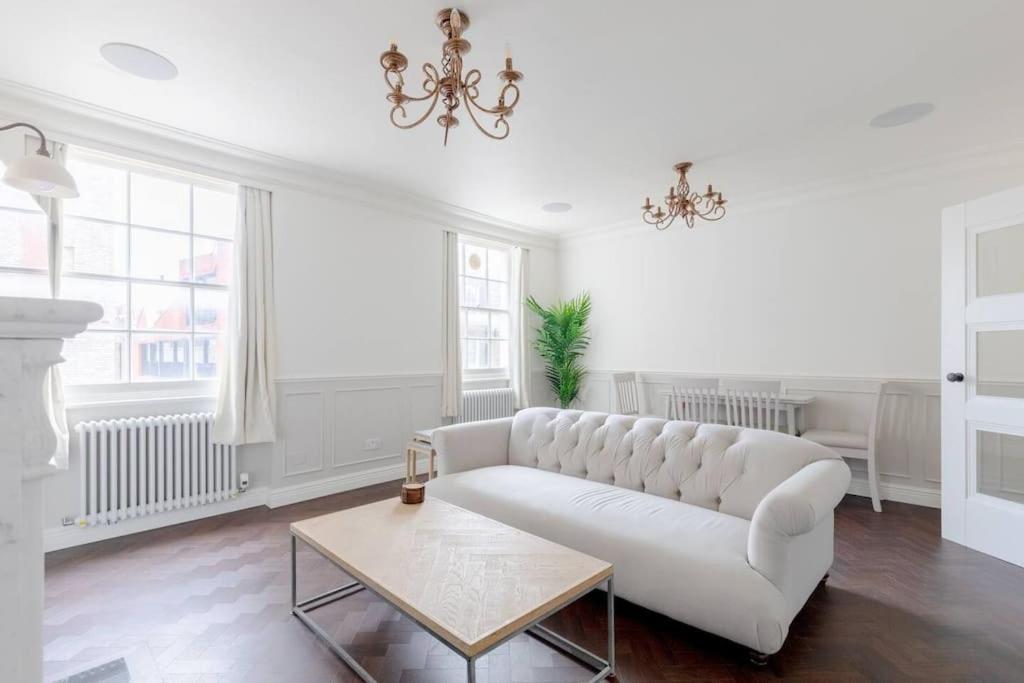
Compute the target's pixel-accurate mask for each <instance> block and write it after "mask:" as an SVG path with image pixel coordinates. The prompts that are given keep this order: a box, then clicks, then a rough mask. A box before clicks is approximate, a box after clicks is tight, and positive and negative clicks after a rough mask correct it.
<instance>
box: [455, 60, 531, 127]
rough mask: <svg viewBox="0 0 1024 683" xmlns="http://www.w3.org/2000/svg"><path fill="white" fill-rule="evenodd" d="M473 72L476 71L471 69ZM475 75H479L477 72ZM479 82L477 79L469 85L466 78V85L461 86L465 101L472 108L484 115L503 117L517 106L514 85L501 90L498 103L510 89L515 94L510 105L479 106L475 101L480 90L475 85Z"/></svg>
mask: <svg viewBox="0 0 1024 683" xmlns="http://www.w3.org/2000/svg"><path fill="white" fill-rule="evenodd" d="M473 71H476V69H473ZM471 73H472V72H471ZM477 74H478V75H479V72H477ZM479 81H480V79H479V78H477V80H476V81H474V82H472V83H470V82H469V79H468V76H467V79H466V83H465V84H464V85H463V91H464V92H465V93H466V99H467V100H469V101H470V102H471V103H472V104H473V106H474V107H476V108H477V109H479V110H480V111H481V112H483V113H485V114H491V115H493V116H504V115H505V114H508V113H509V112H511V111H512V110H513V109H515V106H516V105H517V104H519V86H517V85H516V84H515V83H507V84H505V87H503V88H502V89H501V95H500V97H499V101H500V99H501V98H504V96H505V93H506V92H507V91H508V90H510V89H511V90H512V91H514V92H515V98H514V99H513V100H512V104H506V105H501V104H497V105H495V106H494V108H490V107H485V106H484V105H482V104H480V103H479V102H478V101H477V98H478V97H479V96H480V90H479V89H478V88H477V87H476V84H477V83H478V82H479Z"/></svg>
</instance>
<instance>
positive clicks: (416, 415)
mask: <svg viewBox="0 0 1024 683" xmlns="http://www.w3.org/2000/svg"><path fill="white" fill-rule="evenodd" d="M409 400H410V402H411V405H410V408H409V409H410V414H411V415H412V428H413V430H416V429H432V428H433V427H436V426H438V425H439V424H441V382H440V379H438V381H437V382H435V383H433V384H413V385H411V386H410V387H409Z"/></svg>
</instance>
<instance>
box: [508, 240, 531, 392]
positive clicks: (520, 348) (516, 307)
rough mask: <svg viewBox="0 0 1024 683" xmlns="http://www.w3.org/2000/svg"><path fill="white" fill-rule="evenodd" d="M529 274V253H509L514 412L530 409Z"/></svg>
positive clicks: (523, 250) (516, 251)
mask: <svg viewBox="0 0 1024 683" xmlns="http://www.w3.org/2000/svg"><path fill="white" fill-rule="evenodd" d="M529 273H530V250H529V249H523V248H522V247H514V248H513V249H512V283H511V284H512V292H511V296H512V300H511V304H512V306H511V308H512V342H511V346H512V349H511V353H510V354H509V356H510V358H509V360H510V362H511V368H510V371H511V375H512V377H511V385H512V391H513V392H514V394H515V401H516V408H517V409H518V408H529V407H530V345H529V331H528V326H527V323H526V321H527V317H526V297H527V296H528V289H529V287H528V283H529Z"/></svg>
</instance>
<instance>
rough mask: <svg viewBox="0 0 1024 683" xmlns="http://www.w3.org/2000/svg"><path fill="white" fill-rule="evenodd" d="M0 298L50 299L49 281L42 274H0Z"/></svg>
mask: <svg viewBox="0 0 1024 683" xmlns="http://www.w3.org/2000/svg"><path fill="white" fill-rule="evenodd" d="M0 296H27V297H33V298H39V299H49V298H50V281H49V279H48V278H47V277H46V275H44V274H43V273H0Z"/></svg>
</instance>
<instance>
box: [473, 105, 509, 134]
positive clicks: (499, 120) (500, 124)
mask: <svg viewBox="0 0 1024 683" xmlns="http://www.w3.org/2000/svg"><path fill="white" fill-rule="evenodd" d="M466 101H467V102H469V103H470V104H471V105H472V106H467V107H466V111H467V112H469V118H470V119H471V120H472V121H473V124H474V125H475V126H476V127H477V130H479V131H480V132H481V133H483V134H484V135H486V136H487V137H489V138H491V139H492V140H504V139H505V138H507V137H508V134H509V131H510V130H511V129H510V128H509V125H508V121H506V120H505V117H504V116H499V117H498V118H497V119H496V120H495V122H494V127H495V128H499V127H504V131H505V132H504V133H502V134H499V135H494V134H493V133H488V132H487V131H486V130H484V127H483V126H481V125H480V122H479V121H477V119H476V114H474V113H473V107H476V108H478V109H480V110H481V111H485V112H486V110H485V109H483V108H482V107H480V106H479V105H477V104H476V103H475V102H473V100H471V99H470V98H469V97H468V96H467V97H466ZM488 113H490V112H488Z"/></svg>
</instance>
